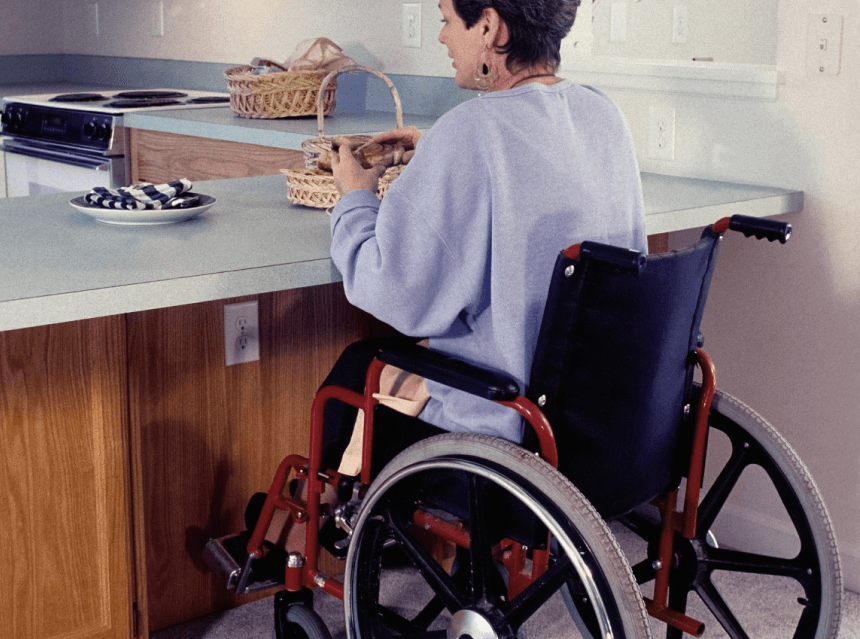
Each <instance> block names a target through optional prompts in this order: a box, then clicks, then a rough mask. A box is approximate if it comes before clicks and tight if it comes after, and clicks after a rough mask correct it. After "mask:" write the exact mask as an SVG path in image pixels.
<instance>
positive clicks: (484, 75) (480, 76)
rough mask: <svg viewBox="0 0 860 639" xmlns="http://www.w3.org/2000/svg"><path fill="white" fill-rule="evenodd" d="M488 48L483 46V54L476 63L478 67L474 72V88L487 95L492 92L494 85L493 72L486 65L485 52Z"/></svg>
mask: <svg viewBox="0 0 860 639" xmlns="http://www.w3.org/2000/svg"><path fill="white" fill-rule="evenodd" d="M488 50H489V46H484V52H483V53H482V54H481V59H480V61H479V62H478V67H477V69H476V70H475V78H474V80H475V87H476V88H477V89H478V91H483V92H484V93H488V92H490V91H492V90H493V87H494V86H495V84H496V73H495V70H494V69H493V68H492V67H491V66H490V65H489V64H488V63H487V60H486V57H487V51H488Z"/></svg>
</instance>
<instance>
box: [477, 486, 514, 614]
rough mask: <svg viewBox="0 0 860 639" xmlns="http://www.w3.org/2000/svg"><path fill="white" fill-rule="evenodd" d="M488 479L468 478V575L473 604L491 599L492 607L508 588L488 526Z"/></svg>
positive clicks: (498, 601) (499, 601)
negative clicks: (500, 573) (498, 563)
mask: <svg viewBox="0 0 860 639" xmlns="http://www.w3.org/2000/svg"><path fill="white" fill-rule="evenodd" d="M486 489H487V481H486V480H485V479H483V478H481V477H478V476H477V475H471V476H470V477H469V578H470V580H471V587H472V603H473V604H478V603H480V602H485V601H486V602H488V603H489V604H491V605H493V606H499V605H502V604H503V603H504V600H503V597H504V595H505V591H506V587H505V584H504V581H503V580H502V577H501V575H499V572H498V570H497V569H496V565H495V560H494V559H493V546H492V543H491V541H490V531H489V530H488V529H487V528H488V527H487V516H488V513H487V508H488V507H489V502H490V500H489V499H487V497H486V496H485V491H486Z"/></svg>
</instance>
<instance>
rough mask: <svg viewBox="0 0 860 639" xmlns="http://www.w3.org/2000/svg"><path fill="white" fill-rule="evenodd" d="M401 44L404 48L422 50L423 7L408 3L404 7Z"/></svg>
mask: <svg viewBox="0 0 860 639" xmlns="http://www.w3.org/2000/svg"><path fill="white" fill-rule="evenodd" d="M400 34H401V43H402V44H403V46H404V47H409V48H413V49H420V48H421V5H420V4H413V3H407V4H404V5H403V24H402V27H401V32H400Z"/></svg>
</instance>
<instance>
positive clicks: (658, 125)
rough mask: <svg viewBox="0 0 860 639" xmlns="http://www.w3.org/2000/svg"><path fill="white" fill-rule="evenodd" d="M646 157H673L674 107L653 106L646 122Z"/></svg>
mask: <svg viewBox="0 0 860 639" xmlns="http://www.w3.org/2000/svg"><path fill="white" fill-rule="evenodd" d="M648 157H650V158H651V159H654V160H674V159H675V109H673V108H672V107H654V106H652V107H651V109H650V119H649V122H648Z"/></svg>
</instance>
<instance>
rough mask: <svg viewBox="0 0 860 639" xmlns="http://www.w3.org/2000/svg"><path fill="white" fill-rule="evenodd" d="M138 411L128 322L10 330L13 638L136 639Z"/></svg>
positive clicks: (7, 474)
mask: <svg viewBox="0 0 860 639" xmlns="http://www.w3.org/2000/svg"><path fill="white" fill-rule="evenodd" d="M126 410H127V401H126V376H125V326H124V321H123V318H122V317H108V318H101V319H97V320H86V321H82V322H72V323H67V324H58V325H54V326H49V327H40V328H28V329H23V330H18V331H8V332H3V333H0V485H1V486H2V487H3V490H2V491H0V512H2V513H3V515H2V522H3V524H2V528H0V565H2V567H3V583H4V589H5V590H6V593H7V594H6V596H4V597H3V598H2V599H0V619H2V620H3V621H2V626H3V630H2V634H3V636H4V637H12V638H14V639H47V638H50V637H71V636H74V637H76V638H79V639H83V638H86V639H96V638H98V639H117V638H123V637H130V636H131V634H132V602H133V598H134V596H133V585H132V555H131V552H132V551H131V540H130V535H131V533H130V527H129V522H130V510H131V509H130V507H129V503H128V495H129V490H128V473H127V464H126V459H127V454H128V447H127V439H126V438H125V434H126V430H127V428H126V421H125V416H126ZM10 595H11V596H10Z"/></svg>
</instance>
